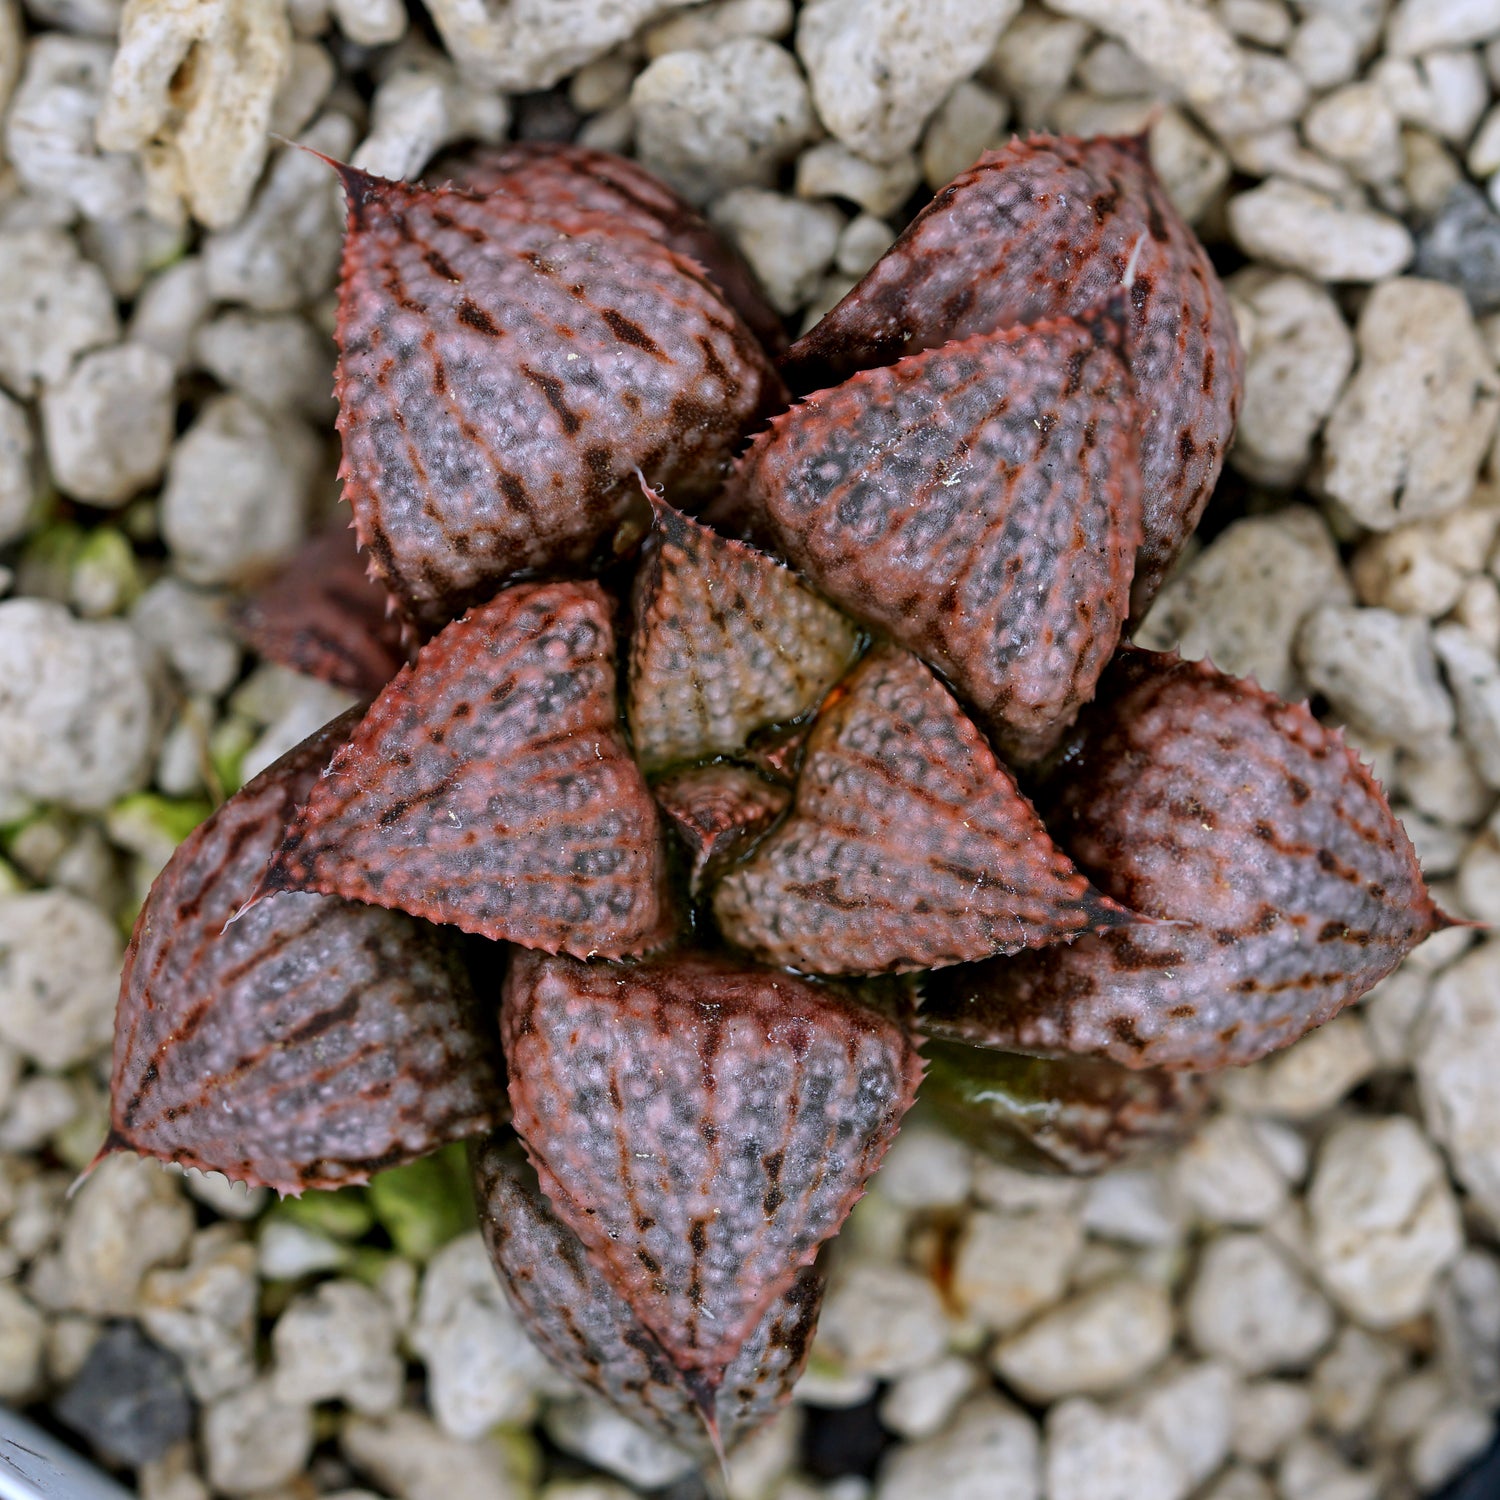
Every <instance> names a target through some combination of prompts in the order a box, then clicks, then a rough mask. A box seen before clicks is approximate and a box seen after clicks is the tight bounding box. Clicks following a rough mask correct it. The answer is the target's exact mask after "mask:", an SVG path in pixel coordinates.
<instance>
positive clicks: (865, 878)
mask: <svg viewBox="0 0 1500 1500" xmlns="http://www.w3.org/2000/svg"><path fill="white" fill-rule="evenodd" d="M714 911H715V914H716V915H717V917H718V919H719V926H720V928H721V929H722V930H723V932H724V935H725V936H726V937H727V938H729V939H730V941H731V942H734V943H737V944H738V945H739V946H740V947H742V948H745V949H748V950H749V951H750V952H751V953H753V954H755V956H756V957H757V958H761V959H763V960H765V961H766V962H769V963H777V964H787V965H789V966H791V967H793V968H798V969H805V970H809V971H811V972H813V973H818V974H875V973H887V972H897V973H899V972H905V971H908V970H913V969H928V968H934V967H936V966H938V965H941V964H956V963H963V962H965V961H967V960H971V959H975V958H979V957H982V956H987V955H989V954H992V953H998V952H1013V951H1015V950H1016V949H1018V948H1022V947H1026V946H1030V945H1032V944H1039V943H1055V942H1059V941H1062V940H1064V939H1066V938H1070V937H1074V936H1076V935H1077V934H1078V933H1081V932H1086V931H1088V930H1090V929H1092V928H1099V927H1112V926H1117V925H1119V924H1121V923H1125V922H1130V921H1131V920H1132V918H1131V917H1130V915H1129V913H1128V912H1124V911H1122V910H1121V909H1120V908H1119V907H1118V906H1116V905H1115V904H1114V903H1113V902H1111V901H1108V900H1106V899H1105V898H1104V897H1103V896H1101V895H1100V894H1099V892H1098V891H1096V890H1095V889H1094V888H1093V887H1092V886H1091V885H1090V884H1089V882H1088V881H1087V880H1086V879H1085V878H1084V876H1083V875H1081V874H1080V873H1079V872H1078V871H1077V870H1076V869H1075V868H1074V867H1073V865H1072V864H1071V863H1070V862H1069V861H1068V859H1067V858H1066V856H1064V855H1063V854H1062V852H1061V851H1060V850H1059V849H1058V848H1057V847H1056V846H1055V845H1054V844H1053V843H1052V840H1051V839H1050V838H1048V836H1047V831H1046V829H1045V828H1043V826H1042V823H1041V820H1040V819H1039V818H1038V817H1037V815H1036V813H1035V812H1034V811H1033V810H1032V807H1031V804H1030V803H1029V802H1027V801H1026V799H1025V798H1024V797H1023V796H1022V795H1021V793H1020V792H1019V791H1018V790H1017V788H1016V784H1015V782H1014V781H1012V780H1011V778H1010V775H1009V773H1008V772H1007V771H1006V770H1005V769H1004V767H1003V766H1001V765H1000V763H999V762H998V761H997V760H996V759H995V756H994V753H993V752H992V751H991V750H990V748H989V746H988V745H987V744H986V743H985V742H984V739H983V738H982V737H981V736H980V734H979V731H978V730H976V729H975V728H974V726H973V725H972V724H971V723H970V722H969V721H968V720H967V719H966V718H965V717H964V716H963V714H962V713H960V712H959V708H958V705H957V704H956V703H955V702H954V701H953V697H952V695H951V694H950V693H948V692H947V690H946V689H944V688H943V686H942V685H941V684H940V683H939V682H938V680H937V678H935V677H934V676H933V675H932V673H931V672H930V671H929V670H928V668H926V667H925V666H923V665H922V663H921V662H919V661H918V660H917V658H916V657H914V656H912V655H911V654H910V653H909V652H906V651H900V650H897V649H896V648H894V647H890V646H885V647H880V648H877V649H876V650H875V651H872V652H871V653H870V655H869V656H867V657H866V658H865V659H864V660H863V661H862V662H861V663H860V664H859V666H858V667H856V668H855V669H854V671H853V672H852V673H851V674H850V675H849V677H848V678H847V679H846V681H845V683H844V684H843V685H842V687H841V688H840V689H839V690H838V692H836V693H834V694H832V695H830V698H829V700H828V702H827V704H825V706H824V709H823V712H822V714H821V715H820V716H819V718H818V720H817V723H816V724H815V725H814V726H813V731H812V734H811V736H810V737H809V739H808V744H807V752H806V755H805V757H804V759H803V762H802V771H801V775H800V777H799V778H798V781H797V792H796V801H795V803H794V804H793V808H792V813H791V815H790V816H789V817H788V818H787V820H786V821H785V822H784V823H783V824H782V825H781V827H780V828H778V829H777V830H776V832H774V833H773V834H771V835H770V836H769V837H768V838H767V839H765V841H764V842H763V843H761V845H760V847H759V848H758V849H756V851H755V853H754V854H753V855H751V857H750V858H749V859H748V860H747V861H746V862H745V863H744V864H742V865H740V866H738V867H737V868H736V869H735V870H733V871H732V872H731V873H730V874H729V875H727V876H726V877H725V878H724V880H723V881H722V882H721V883H720V885H719V887H718V889H717V891H716V892H715V895H714Z"/></svg>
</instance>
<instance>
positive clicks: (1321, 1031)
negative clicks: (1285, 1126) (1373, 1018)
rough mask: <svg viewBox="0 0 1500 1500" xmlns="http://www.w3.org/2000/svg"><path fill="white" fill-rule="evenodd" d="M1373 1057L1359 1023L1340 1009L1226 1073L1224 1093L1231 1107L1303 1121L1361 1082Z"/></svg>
mask: <svg viewBox="0 0 1500 1500" xmlns="http://www.w3.org/2000/svg"><path fill="white" fill-rule="evenodd" d="M1375 1061H1376V1059H1375V1053H1374V1051H1373V1050H1372V1048H1371V1046H1370V1039H1369V1038H1368V1037H1367V1036H1366V1035H1365V1028H1364V1023H1363V1022H1362V1021H1361V1020H1360V1018H1359V1017H1358V1015H1356V1014H1353V1013H1351V1012H1348V1011H1346V1012H1344V1014H1342V1015H1340V1016H1336V1017H1335V1018H1334V1019H1333V1020H1332V1021H1330V1022H1328V1024H1327V1025H1325V1026H1319V1027H1318V1028H1317V1029H1316V1030H1315V1031H1310V1032H1308V1034H1307V1035H1306V1036H1305V1037H1303V1038H1302V1039H1301V1041H1299V1042H1298V1043H1297V1044H1296V1045H1295V1046H1292V1047H1288V1048H1286V1049H1285V1050H1284V1051H1281V1052H1277V1053H1275V1054H1273V1055H1272V1056H1271V1057H1268V1058H1265V1059H1264V1060H1263V1061H1261V1062H1258V1063H1253V1064H1252V1065H1251V1066H1250V1067H1248V1068H1237V1069H1235V1070H1233V1071H1232V1072H1228V1073H1226V1074H1225V1075H1224V1095H1225V1098H1226V1099H1228V1100H1229V1101H1230V1102H1231V1103H1232V1104H1233V1105H1234V1106H1235V1107H1236V1108H1237V1109H1242V1110H1246V1111H1249V1112H1251V1113H1255V1114H1267V1115H1276V1116H1279V1117H1280V1118H1282V1119H1285V1120H1306V1119H1310V1118H1311V1117H1312V1116H1313V1115H1318V1114H1322V1112H1323V1111H1324V1110H1326V1109H1331V1108H1332V1107H1333V1106H1334V1105H1335V1104H1337V1103H1338V1102H1339V1100H1340V1099H1342V1098H1343V1097H1344V1096H1345V1095H1346V1094H1347V1093H1348V1092H1349V1091H1350V1090H1351V1089H1354V1088H1357V1087H1358V1086H1359V1085H1360V1084H1361V1083H1363V1082H1364V1080H1365V1079H1366V1078H1368V1077H1369V1076H1370V1074H1371V1073H1373V1072H1374V1071H1375Z"/></svg>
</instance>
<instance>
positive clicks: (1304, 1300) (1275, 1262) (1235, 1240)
mask: <svg viewBox="0 0 1500 1500" xmlns="http://www.w3.org/2000/svg"><path fill="white" fill-rule="evenodd" d="M1187 1325H1188V1331H1189V1332H1190V1333H1191V1335H1192V1339H1193V1342H1194V1343H1195V1344H1196V1345H1197V1346H1198V1348H1199V1349H1201V1350H1202V1351H1203V1353H1204V1354H1206V1355H1209V1356H1210V1357H1211V1358H1214V1359H1220V1360H1223V1361H1225V1362H1226V1363H1227V1364H1229V1365H1231V1366H1233V1368H1235V1369H1236V1370H1238V1371H1239V1372H1240V1373H1241V1374H1243V1375H1266V1374H1269V1373H1271V1372H1272V1371H1275V1370H1300V1369H1304V1368H1306V1366H1307V1365H1308V1364H1310V1363H1311V1362H1312V1360H1313V1358H1314V1357H1315V1356H1316V1355H1317V1353H1318V1351H1319V1350H1321V1349H1322V1348H1323V1346H1324V1345H1325V1344H1326V1343H1327V1342H1328V1340H1329V1338H1330V1337H1331V1336H1332V1334H1333V1325H1334V1319H1333V1310H1332V1309H1331V1308H1330V1307H1329V1305H1328V1303H1327V1301H1326V1300H1325V1299H1324V1297H1323V1296H1322V1294H1321V1293H1319V1292H1318V1290H1317V1289H1316V1288H1315V1287H1313V1286H1311V1285H1310V1284H1309V1283H1308V1281H1307V1280H1306V1278H1305V1277H1304V1276H1303V1275H1302V1273H1301V1272H1300V1271H1299V1270H1298V1269H1297V1267H1296V1266H1295V1265H1294V1264H1293V1263H1292V1261H1291V1260H1290V1258H1289V1257H1288V1256H1287V1254H1286V1252H1285V1251H1284V1250H1282V1249H1281V1248H1280V1247H1279V1246H1278V1245H1277V1244H1275V1242H1274V1241H1272V1240H1271V1239H1270V1238H1269V1237H1268V1236H1266V1235H1264V1234H1259V1233H1247V1232H1235V1233H1231V1234H1224V1235H1220V1236H1219V1238H1217V1239H1215V1240H1211V1241H1209V1243H1208V1244H1207V1245H1206V1246H1205V1247H1204V1250H1203V1254H1202V1257H1201V1259H1200V1260H1199V1262H1198V1271H1197V1274H1196V1276H1195V1277H1194V1278H1193V1284H1192V1287H1191V1289H1190V1291H1189V1293H1188V1299H1187Z"/></svg>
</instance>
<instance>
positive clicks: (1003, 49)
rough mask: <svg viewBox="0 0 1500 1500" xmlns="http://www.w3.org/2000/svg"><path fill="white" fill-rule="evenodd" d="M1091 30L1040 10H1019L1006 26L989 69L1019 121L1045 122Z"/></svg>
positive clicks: (1029, 123)
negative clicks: (1013, 102)
mask: <svg viewBox="0 0 1500 1500" xmlns="http://www.w3.org/2000/svg"><path fill="white" fill-rule="evenodd" d="M1090 36H1091V32H1090V29H1089V27H1087V26H1085V25H1084V23H1083V22H1082V21H1074V20H1069V19H1067V18H1065V17H1063V16H1058V15H1053V14H1051V13H1049V12H1048V11H1044V10H1029V11H1028V10H1023V11H1022V12H1021V14H1020V15H1018V16H1017V17H1016V19H1015V20H1014V21H1012V22H1011V24H1010V25H1009V26H1008V27H1006V29H1005V31H1004V32H1003V33H1002V34H1001V39H1000V42H999V44H998V45H997V46H996V48H995V50H994V52H993V54H992V55H991V57H990V60H989V63H988V64H987V71H988V72H990V73H993V75H994V77H995V79H996V80H997V81H998V82H999V83H1000V84H1001V86H1002V90H1003V92H1004V93H1005V94H1006V96H1007V97H1009V98H1011V99H1013V100H1014V101H1015V102H1016V109H1017V113H1018V114H1019V115H1020V119H1021V123H1022V124H1023V125H1025V126H1027V127H1028V128H1030V129H1040V128H1042V127H1043V126H1044V125H1045V124H1046V120H1047V115H1048V113H1049V112H1050V110H1051V108H1052V105H1053V103H1054V102H1055V101H1056V99H1057V97H1058V95H1059V94H1061V93H1062V91H1063V90H1064V89H1065V88H1066V87H1067V86H1068V80H1069V79H1070V78H1071V77H1072V76H1073V71H1074V69H1075V68H1076V67H1077V66H1078V62H1079V59H1080V57H1081V56H1082V54H1083V49H1084V47H1085V46H1086V45H1087V43H1088V41H1089V39H1090Z"/></svg>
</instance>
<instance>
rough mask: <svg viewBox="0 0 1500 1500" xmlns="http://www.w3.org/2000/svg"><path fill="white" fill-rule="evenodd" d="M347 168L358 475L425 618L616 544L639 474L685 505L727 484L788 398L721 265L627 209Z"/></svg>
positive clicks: (376, 533) (350, 450) (356, 483)
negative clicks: (422, 182)
mask: <svg viewBox="0 0 1500 1500" xmlns="http://www.w3.org/2000/svg"><path fill="white" fill-rule="evenodd" d="M341 170H342V171H343V173H344V179H345V186H346V188H347V189H348V192H349V205H350V206H349V230H348V237H347V240H346V242H345V247H344V268H343V280H342V284H341V288H340V297H339V326H338V344H339V349H340V361H339V380H338V395H339V402H340V408H339V431H340V432H341V433H342V435H343V439H344V463H343V468H342V470H341V473H342V475H343V477H344V479H345V481H346V486H345V494H346V496H347V498H348V499H349V501H350V504H351V505H352V506H353V508H354V519H355V524H356V526H357V527H358V530H359V536H360V541H361V542H362V544H363V545H364V546H366V547H367V548H368V549H369V550H370V552H371V554H372V556H373V557H374V560H375V564H376V566H377V568H378V569H379V570H380V572H381V573H382V575H383V576H384V577H385V579H386V581H387V583H388V584H389V585H390V587H391V589H392V591H393V592H394V593H395V594H396V595H397V596H398V597H399V598H400V599H401V601H402V603H403V606H404V607H405V608H406V610H407V611H408V612H409V613H410V614H411V616H412V618H413V619H414V620H416V621H417V622H419V623H420V624H423V625H425V626H428V627H431V628H436V627H438V626H441V625H442V624H444V623H445V622H446V621H448V620H449V619H451V618H452V617H453V616H454V615H455V614H457V613H458V612H459V611H460V610H461V609H462V608H463V607H464V606H465V605H468V604H472V603H474V602H476V601H477V600H479V599H483V598H485V597H487V596H488V595H489V594H490V593H492V592H493V591H494V589H495V588H496V587H497V586H498V585H499V584H501V583H504V582H506V581H507V580H509V579H511V578H514V577H515V576H517V575H518V574H521V573H523V572H527V571H536V570H540V569H556V568H564V567H578V566H582V565H585V564H587V563H589V562H591V561H593V560H594V559H595V558H596V557H597V556H598V554H599V553H600V552H601V551H602V552H605V553H607V552H608V551H609V550H610V539H611V537H612V536H615V535H616V533H617V531H618V528H620V526H621V524H622V523H623V522H624V521H625V520H626V518H627V516H629V515H631V514H632V512H635V513H640V512H642V511H643V506H642V503H641V498H640V490H639V487H638V484H637V481H636V477H635V475H636V471H637V469H640V470H643V471H644V473H645V475H646V478H647V479H648V480H650V481H651V482H653V483H660V484H664V485H665V486H666V487H667V489H668V491H669V493H670V494H671V495H672V496H673V498H674V499H676V500H677V501H678V502H679V503H683V502H686V501H691V500H693V499H695V498H701V497H703V496H705V495H707V494H709V493H711V492H712V491H713V490H714V489H715V488H717V486H718V484H719V481H720V478H721V476H722V473H723V470H724V467H725V465H726V464H727V462H728V460H729V458H730V455H731V454H732V453H733V451H734V448H735V446H736V444H737V443H738V442H739V439H740V436H741V434H742V433H743V432H744V431H745V430H746V428H747V427H748V426H749V425H751V424H753V423H754V422H755V421H756V420H757V419H758V418H759V416H760V415H761V414H762V413H763V412H764V411H766V410H769V409H774V407H775V406H776V405H778V404H779V403H780V401H781V399H782V387H781V383H780V380H779V379H778V377H777V376H776V374H775V373H774V371H772V369H771V368H770V366H769V364H768V362H767V359H766V355H765V353H764V351H763V350H762V349H761V347H760V345H759V344H758V343H757V342H756V341H755V338H754V336H753V335H752V334H751V333H750V331H749V330H748V329H747V328H746V327H745V325H744V324H743V323H742V322H741V321H740V320H739V318H738V316H736V314H735V313H734V312H733V311H732V310H731V309H730V308H729V307H728V305H727V304H726V303H725V302H724V301H723V299H722V297H721V296H720V294H719V292H718V291H717V290H716V289H715V288H714V287H713V286H712V285H711V284H710V283H709V282H708V280H707V279H706V276H705V274H704V272H703V271H701V270H700V269H699V268H698V267H697V266H696V265H695V264H694V263H692V262H691V261H687V260H684V259H683V258H682V257H681V256H679V255H677V254H675V253H674V252H673V251H671V250H669V249H667V247H666V246H665V245H663V244H662V243H661V241H660V240H659V239H657V238H654V237H652V236H651V235H648V234H645V233H642V232H641V231H639V230H637V229H633V228H632V227H631V226H630V225H629V224H627V223H624V222H622V221H621V220H620V219H619V218H618V217H614V218H611V217H609V216H608V215H600V214H591V213H586V212H581V213H576V214H573V215H571V216H569V217H568V218H567V219H566V220H562V221H554V220H552V219H543V218H539V217H537V216H535V215H533V214H531V213H530V212H529V211H528V210H527V208H526V206H525V205H524V204H523V203H521V202H519V201H517V200H514V199H510V198H506V197H503V196H499V195H491V196H489V197H476V196H475V195H474V194H472V193H467V192H460V191H458V190H444V191H429V190H428V189H425V188H415V187H408V186H407V185H405V184H404V183H391V182H385V181H382V180H380V179H378V178H373V177H368V176H365V175H363V174H361V173H358V172H355V171H354V170H353V169H351V168H342V169H341ZM617 540H620V541H621V542H622V544H623V543H624V541H625V540H627V539H626V538H623V537H621V538H617Z"/></svg>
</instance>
